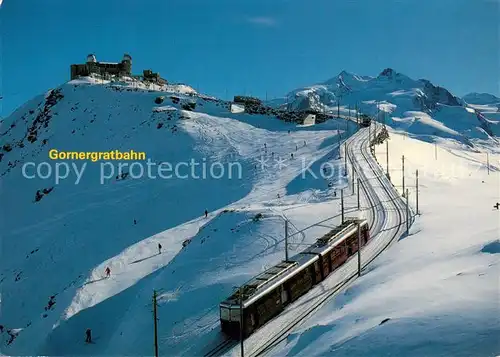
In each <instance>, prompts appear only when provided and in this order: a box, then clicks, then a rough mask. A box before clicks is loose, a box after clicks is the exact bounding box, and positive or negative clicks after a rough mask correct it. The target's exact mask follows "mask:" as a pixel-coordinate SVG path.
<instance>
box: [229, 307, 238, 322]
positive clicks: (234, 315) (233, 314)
mask: <svg viewBox="0 0 500 357" xmlns="http://www.w3.org/2000/svg"><path fill="white" fill-rule="evenodd" d="M230 315H231V316H230V320H229V321H240V309H239V308H234V309H231V310H230Z"/></svg>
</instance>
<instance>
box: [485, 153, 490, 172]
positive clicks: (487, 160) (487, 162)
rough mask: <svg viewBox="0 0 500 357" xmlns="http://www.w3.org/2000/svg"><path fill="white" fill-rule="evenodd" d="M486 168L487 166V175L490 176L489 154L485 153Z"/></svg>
mask: <svg viewBox="0 0 500 357" xmlns="http://www.w3.org/2000/svg"><path fill="white" fill-rule="evenodd" d="M486 166H488V175H489V174H490V154H489V153H488V152H487V153H486Z"/></svg>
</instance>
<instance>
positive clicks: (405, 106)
mask: <svg viewBox="0 0 500 357" xmlns="http://www.w3.org/2000/svg"><path fill="white" fill-rule="evenodd" d="M270 104H271V105H274V106H287V107H288V108H290V107H291V108H295V109H301V110H305V109H312V110H316V111H319V112H332V113H337V110H338V109H339V108H338V107H337V106H340V111H341V112H342V113H347V112H348V110H349V108H351V109H354V108H355V107H358V108H359V110H360V111H361V112H363V113H367V114H370V115H372V116H377V115H378V121H380V122H385V123H386V124H388V125H390V126H391V127H393V128H396V129H401V130H404V131H406V132H408V133H411V134H416V135H420V136H421V139H424V140H428V141H433V138H434V137H446V138H451V139H454V140H457V141H459V142H462V143H464V144H467V145H469V146H470V145H473V144H472V143H473V142H476V143H480V142H483V141H490V140H497V137H498V136H499V135H500V126H499V124H498V122H499V119H498V118H486V117H483V116H480V115H478V114H477V113H475V112H471V111H468V110H467V108H466V103H465V102H464V100H462V99H460V98H458V97H456V96H454V95H453V94H451V93H450V92H449V91H448V90H447V89H445V88H443V87H439V86H435V85H433V84H432V83H431V82H430V81H428V80H425V79H420V80H413V79H411V78H409V77H407V76H405V75H404V74H401V73H398V72H396V71H394V70H393V69H391V68H387V69H384V70H383V71H382V72H381V73H380V74H379V75H378V76H377V77H369V76H359V75H356V74H352V73H349V72H346V71H342V72H341V73H340V74H339V75H338V76H336V77H334V78H332V79H329V80H327V81H325V82H323V83H319V84H316V85H313V86H309V87H306V88H300V89H297V90H294V91H292V92H290V93H289V94H288V95H287V96H286V98H283V99H281V100H273V101H271V102H270Z"/></svg>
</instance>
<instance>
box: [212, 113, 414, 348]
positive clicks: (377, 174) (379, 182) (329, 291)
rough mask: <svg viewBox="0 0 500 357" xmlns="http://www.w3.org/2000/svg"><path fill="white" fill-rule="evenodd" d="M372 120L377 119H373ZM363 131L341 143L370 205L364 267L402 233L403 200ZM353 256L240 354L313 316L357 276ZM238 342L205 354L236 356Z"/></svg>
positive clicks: (267, 343)
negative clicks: (372, 152)
mask: <svg viewBox="0 0 500 357" xmlns="http://www.w3.org/2000/svg"><path fill="white" fill-rule="evenodd" d="M374 124H376V123H374ZM368 133H369V131H368V129H367V128H363V129H360V130H359V131H358V132H357V133H356V134H354V135H353V136H351V137H350V138H349V139H348V140H347V141H346V144H345V146H344V147H345V148H347V149H346V150H345V152H344V155H347V158H348V159H349V160H348V161H349V163H350V166H351V172H354V173H355V175H356V177H358V178H360V182H361V185H360V193H361V194H362V200H363V201H364V204H365V205H367V206H368V207H369V209H368V213H367V219H368V221H369V222H370V232H371V236H372V239H370V242H369V244H368V245H366V246H365V247H364V248H363V249H362V251H361V256H362V259H361V266H362V269H364V268H365V267H366V266H367V265H368V264H370V263H371V262H372V261H373V260H374V259H376V258H377V257H378V256H379V255H380V254H381V253H382V252H383V251H384V250H385V249H386V248H387V247H388V246H390V245H391V243H393V242H394V241H396V240H397V239H398V238H399V237H400V236H401V235H402V234H403V233H404V231H405V224H404V223H405V219H406V217H405V214H404V212H405V210H406V204H405V202H404V200H403V199H402V197H401V196H400V195H399V194H398V192H397V191H396V189H395V188H394V186H393V185H392V184H391V183H390V182H389V180H388V179H387V178H386V176H385V175H384V173H383V172H382V169H381V168H380V166H379V165H378V163H377V162H376V161H375V159H374V158H373V156H372V155H371V154H370V153H369V140H370V138H369V136H368ZM357 268H358V261H357V257H356V256H353V257H352V258H351V259H349V260H348V261H347V262H346V263H345V264H344V265H342V266H341V267H339V268H338V270H337V271H335V272H334V273H332V274H331V275H330V277H329V278H328V279H326V280H325V281H323V282H321V283H320V284H318V285H317V286H315V287H314V288H313V289H312V290H311V291H310V292H309V293H307V294H306V295H304V296H303V297H302V298H300V299H299V300H297V301H296V302H294V303H293V304H292V305H290V306H289V307H288V308H287V309H286V310H285V311H283V312H282V313H281V314H280V315H279V316H277V317H275V318H274V319H273V320H271V321H270V322H268V323H267V324H266V325H264V326H262V327H261V328H260V329H259V330H258V331H256V332H255V333H254V334H252V335H251V336H249V337H248V338H247V339H246V340H245V341H244V348H245V356H250V357H254V356H260V355H263V354H265V353H266V352H268V351H270V350H271V349H272V348H273V347H274V346H276V345H277V344H278V343H280V342H281V341H283V340H284V339H285V338H286V337H287V336H288V334H289V333H290V332H291V331H292V330H293V329H294V328H295V327H297V326H298V325H300V324H301V323H302V322H303V321H304V320H305V319H307V318H308V317H310V316H311V315H312V314H314V313H315V312H316V311H318V309H320V308H321V307H322V306H323V305H324V304H325V303H326V302H327V301H328V300H330V299H331V298H332V297H333V296H335V295H336V294H338V293H339V292H340V291H342V290H343V289H344V288H345V287H346V286H348V285H349V284H350V283H351V282H352V281H354V280H355V279H356V277H357V276H358V272H357ZM237 348H238V349H239V341H233V340H224V341H222V342H220V343H219V344H218V345H217V346H215V347H214V348H213V349H211V350H210V351H209V352H208V353H207V354H205V356H206V357H212V356H221V355H226V354H231V355H234V354H235V353H236V354H238V355H239V351H238V352H236V349H237Z"/></svg>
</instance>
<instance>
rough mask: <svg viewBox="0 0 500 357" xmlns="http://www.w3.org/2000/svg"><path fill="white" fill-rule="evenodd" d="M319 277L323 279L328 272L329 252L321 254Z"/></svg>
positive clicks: (329, 265)
mask: <svg viewBox="0 0 500 357" xmlns="http://www.w3.org/2000/svg"><path fill="white" fill-rule="evenodd" d="M321 262H322V264H321V266H322V270H321V273H322V274H321V278H322V279H323V280H324V279H325V278H326V277H327V276H328V274H330V267H331V266H332V265H331V263H330V253H326V254H325V255H323V256H321Z"/></svg>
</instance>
